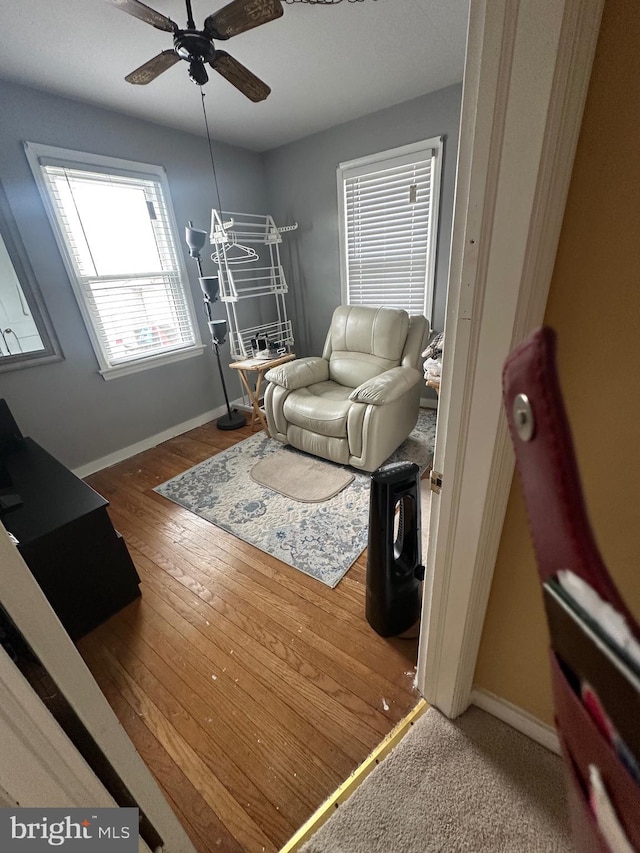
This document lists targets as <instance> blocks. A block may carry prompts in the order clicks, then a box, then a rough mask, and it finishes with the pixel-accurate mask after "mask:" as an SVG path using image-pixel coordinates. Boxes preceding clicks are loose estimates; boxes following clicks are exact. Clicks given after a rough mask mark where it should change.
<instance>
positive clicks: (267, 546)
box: [155, 409, 436, 587]
mask: <svg viewBox="0 0 640 853" xmlns="http://www.w3.org/2000/svg"><path fill="white" fill-rule="evenodd" d="M435 432H436V412H435V411H434V410H433V409H421V410H420V416H419V418H418V423H417V424H416V427H415V429H414V430H413V432H412V433H411V435H410V436H409V438H407V440H406V441H404V442H403V443H402V444H401V445H400V447H399V448H398V449H397V450H396V451H395V453H393V454H392V456H390V457H389V460H388V461H389V462H402V461H410V462H415V463H416V464H417V465H419V466H420V470H421V471H424V470H425V469H426V468H427V467H428V466H429V465H430V464H431V460H432V458H433V445H434V441H435ZM283 449H284V450H286V451H287V452H288V453H292V454H298V451H297V450H293V449H292V448H283V446H282V445H281V444H280V443H279V442H277V441H275V440H273V439H271V438H267V436H266V435H265V434H264V433H262V432H261V433H257V434H256V435H252V436H251V437H250V438H247V439H245V440H244V441H241V442H239V443H238V444H235V445H234V446H233V447H230V448H229V449H228V450H224V451H222V453H218V454H216V455H215V456H212V457H211V459H207V460H205V461H204V462H201V463H200V464H199V465H195V466H194V467H193V468H190V469H189V470H188V471H185V472H184V473H183V474H179V475H178V476H177V477H174V478H173V479H171V480H168V481H167V482H166V483H163V484H162V485H160V486H157V487H156V489H155V491H156V492H158V493H159V494H161V495H164V497H166V498H168V499H169V500H172V501H173V502H174V503H177V504H179V505H180V506H183V507H185V509H188V510H190V511H191V512H193V513H195V514H196V515H199V516H200V517H201V518H204V519H206V520H207V521H210V522H211V523H212V524H215V525H217V526H218V527H221V528H222V529H223V530H227V531H229V532H230V533H233V535H234V536H237V537H238V538H239V539H242V540H244V541H245V542H249V543H250V544H251V545H255V547H256V548H259V549H260V550H261V551H265V552H266V553H267V554H271V555H272V556H274V557H277V559H278V560H282V562H283V563H287V564H288V565H290V566H293V567H294V568H295V569H298V570H299V571H301V572H304V573H305V574H307V575H311V576H312V577H314V578H316V579H317V580H319V581H321V582H322V583H324V584H326V585H327V586H330V587H334V586H336V584H337V583H338V582H339V581H340V579H341V578H342V577H344V575H345V574H346V572H347V571H348V569H349V568H350V567H351V566H352V565H353V563H354V562H355V561H356V560H357V558H358V557H359V556H360V554H361V553H362V552H363V551H364V549H365V548H366V547H367V525H368V519H369V483H370V475H369V474H365V473H363V472H362V471H356V470H355V469H352V468H348V467H347V466H336V467H337V468H345V469H346V470H348V471H351V472H352V473H353V474H354V475H355V477H354V480H353V482H352V483H350V484H349V485H348V486H347V487H346V488H345V489H343V490H342V491H341V492H340V493H339V494H337V495H336V496H335V497H333V498H331V499H330V500H327V501H324V502H323V503H301V502H300V501H296V500H293V499H292V498H287V497H285V496H284V495H281V494H279V493H278V492H274V491H272V490H271V489H267V488H265V487H264V486H261V485H260V484H259V483H256V482H255V481H254V480H252V478H251V475H250V471H251V469H252V468H253V466H254V465H255V464H256V463H257V462H258V461H259V460H261V459H264V458H265V457H266V456H267V455H268V454H270V453H275V452H279V451H282V450H283ZM326 464H327V465H331V464H332V463H329V462H328V463H326Z"/></svg>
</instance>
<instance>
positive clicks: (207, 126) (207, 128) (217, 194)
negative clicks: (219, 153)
mask: <svg viewBox="0 0 640 853" xmlns="http://www.w3.org/2000/svg"><path fill="white" fill-rule="evenodd" d="M200 97H201V98H202V114H203V115H204V126H205V128H206V131H207V142H208V144H209V156H210V157H211V169H212V171H213V181H214V185H215V190H216V197H217V199H218V211H219V213H220V218H221V219H222V202H221V201H220V189H219V187H218V176H217V175H216V164H215V160H214V159H213V145H212V143H211V134H210V133H209V122H208V120H207V110H206V107H205V105H204V91H203V89H202V86H201V87H200Z"/></svg>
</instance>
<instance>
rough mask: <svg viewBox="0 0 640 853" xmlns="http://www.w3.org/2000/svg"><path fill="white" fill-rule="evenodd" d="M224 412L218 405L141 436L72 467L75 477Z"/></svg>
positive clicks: (113, 462)
mask: <svg viewBox="0 0 640 853" xmlns="http://www.w3.org/2000/svg"><path fill="white" fill-rule="evenodd" d="M225 412H226V408H225V406H220V407H219V408H217V409H212V410H210V411H208V412H203V413H202V414H201V415H197V416H196V417H195V418H191V419H190V420H188V421H183V422H182V423H180V424H176V425H175V426H172V427H169V429H165V430H163V431H162V432H158V433H156V434H155V435H150V436H149V437H148V438H143V439H142V441H137V442H136V443H135V444H130V445H129V446H128V447H123V448H122V449H121V450H116V451H115V452H114V453H110V454H109V455H108V456H103V457H102V458H101V459H95V460H94V461H93V462H87V464H86V465H81V466H80V467H79V468H74V469H73V473H74V474H75V475H76V477H80V479H81V480H82V479H83V478H84V477H88V476H89V475H90V474H95V473H96V471H102V470H103V469H104V468H110V467H111V466H112V465H117V463H118V462H124V460H125V459H130V458H131V457H132V456H135V455H136V454H137V453H142V452H143V451H144V450H150V449H151V448H152V447H157V446H158V445H159V444H162V442H163V441H168V440H169V439H170V438H175V436H176V435H182V433H183V432H189V430H190V429H195V428H196V427H199V426H202V425H203V424H207V423H209V421H213V420H215V419H216V418H219V417H220V416H221V415H223V414H224V413H225Z"/></svg>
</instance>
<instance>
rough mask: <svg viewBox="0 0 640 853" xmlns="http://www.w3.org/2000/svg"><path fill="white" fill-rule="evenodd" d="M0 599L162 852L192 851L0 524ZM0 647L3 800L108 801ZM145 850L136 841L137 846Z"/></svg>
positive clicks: (32, 802)
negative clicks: (57, 788)
mask: <svg viewBox="0 0 640 853" xmlns="http://www.w3.org/2000/svg"><path fill="white" fill-rule="evenodd" d="M0 602H1V603H2V606H3V607H4V609H5V610H6V611H7V613H8V614H9V616H10V617H11V619H12V620H13V622H14V624H15V625H16V626H17V627H18V628H19V629H20V631H21V632H22V634H23V635H24V637H25V639H26V640H27V642H28V643H29V645H30V646H31V648H32V649H33V651H34V652H35V654H36V655H37V656H38V658H39V659H40V661H41V662H42V664H43V665H44V667H45V668H46V669H47V670H48V672H49V674H50V675H51V677H52V679H53V680H54V681H55V683H56V685H57V686H58V689H59V690H60V692H61V693H62V694H63V695H64V697H65V698H66V700H67V701H68V702H69V704H70V705H71V707H72V708H73V710H74V711H75V712H76V714H77V715H78V717H79V718H80V720H81V721H82V723H83V724H84V726H85V727H86V729H87V731H88V732H89V734H90V735H91V736H92V737H93V739H94V740H95V742H96V743H97V745H98V746H99V747H100V749H101V750H102V752H103V754H104V755H105V756H106V757H107V759H108V760H109V762H110V763H111V766H112V767H113V769H114V770H115V771H116V773H118V775H119V776H120V778H121V779H122V781H123V782H124V784H125V786H126V787H127V789H128V790H129V791H130V793H131V794H132V795H133V797H134V799H135V800H136V802H137V803H138V805H139V806H140V808H141V809H142V810H143V811H144V813H145V814H146V816H147V818H148V819H149V821H150V823H151V824H152V825H153V826H154V827H155V829H156V830H157V832H158V833H159V835H160V837H161V838H162V839H163V840H164V845H163V847H162V850H163V853H196V852H195V848H194V847H193V845H192V844H191V841H190V840H189V838H188V837H187V834H186V833H185V831H184V829H183V827H182V825H181V823H180V822H179V821H178V819H177V818H176V816H175V815H174V813H173V811H172V810H171V808H170V807H169V805H168V803H167V801H166V799H165V797H164V795H163V793H162V791H161V790H160V788H159V787H158V785H157V783H156V781H155V779H154V778H153V776H152V775H151V772H150V771H149V769H148V768H147V766H146V764H145V763H144V762H143V761H142V759H141V757H140V756H139V755H138V753H137V752H136V749H135V747H134V746H133V744H132V742H131V741H130V740H129V737H128V736H127V734H126V732H125V730H124V729H123V728H122V726H121V725H120V722H119V721H118V718H117V717H116V715H115V714H114V713H113V711H112V710H111V707H110V706H109V703H108V702H107V700H106V699H105V697H104V696H103V694H102V692H101V690H100V688H99V687H98V685H97V683H96V682H95V680H94V678H93V676H92V675H91V673H90V672H89V670H88V668H87V666H86V665H85V663H84V661H83V660H82V658H81V657H80V654H79V652H78V650H77V649H76V647H75V646H74V644H73V642H72V641H71V639H70V638H69V635H68V634H67V632H66V631H65V630H64V628H63V627H62V625H61V624H60V621H59V620H58V617H57V616H56V614H55V613H54V612H53V609H52V607H51V605H50V604H49V602H48V601H47V599H46V598H45V595H44V593H43V592H42V590H41V589H40V587H39V586H38V584H37V583H36V581H35V579H34V577H33V575H32V574H31V572H30V571H29V569H28V568H27V565H26V563H25V562H24V560H23V559H22V556H21V555H20V553H19V552H18V549H17V548H16V546H15V545H14V544H13V542H12V541H11V540H10V538H9V535H8V534H7V532H6V530H5V529H4V527H3V526H2V524H0ZM0 652H2V654H0V689H2V696H3V699H2V703H1V704H2V711H0V746H3V751H2V754H3V756H5V753H4V747H6V748H7V749H10V754H12V755H14V756H15V757H16V760H15V761H4V760H3V761H2V762H1V763H2V768H1V772H0V792H2V791H3V792H4V794H3V799H4V800H5V801H6V800H7V799H8V800H9V801H11V802H19V803H20V805H22V806H27V805H33V806H42V805H56V804H57V803H58V802H59V801H60V800H62V803H61V805H67V806H71V805H96V806H97V805H105V806H108V805H113V800H112V799H111V797H109V795H108V794H107V792H106V790H105V789H104V788H103V786H102V784H101V783H100V782H99V781H98V779H97V778H96V777H95V775H94V774H93V771H92V770H91V769H90V768H89V766H88V765H87V764H86V763H85V761H84V759H83V758H82V757H81V756H80V754H79V753H78V752H77V750H76V749H75V747H74V746H73V745H72V744H71V742H70V741H69V740H68V738H67V737H66V735H65V734H64V732H63V731H62V729H60V728H59V726H58V724H57V723H56V722H55V721H54V719H53V717H51V715H50V714H49V712H48V711H47V710H46V709H45V706H44V705H43V704H42V702H41V701H40V699H39V698H38V696H37V695H36V694H35V692H34V691H33V690H32V689H31V687H30V685H29V684H28V683H27V682H26V681H25V680H24V678H23V677H22V675H21V674H20V673H19V672H18V670H17V669H16V667H15V664H13V662H12V661H11V660H10V659H9V658H8V656H7V655H6V654H5V652H4V651H3V650H2V649H0ZM7 709H8V710H7ZM9 711H10V713H9ZM31 739H32V740H31ZM19 756H22V760H19V759H18V757H19ZM37 771H39V772H40V773H41V774H42V776H41V778H38V775H37ZM34 773H36V775H35V776H34V775H33V774H34ZM61 777H64V783H62V781H61ZM56 784H60V786H61V789H60V791H59V793H58V795H57V796H56V797H55V799H53V800H51V801H50V800H48V799H43V797H45V796H47V794H46V792H47V791H49V789H50V786H51V785H54V786H55V785H56ZM98 798H99V799H98ZM148 849H149V848H148V847H147V846H146V845H145V844H144V842H142V841H141V842H140V850H141V851H142V850H145V851H146V850H148Z"/></svg>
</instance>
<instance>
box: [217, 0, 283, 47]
mask: <svg viewBox="0 0 640 853" xmlns="http://www.w3.org/2000/svg"><path fill="white" fill-rule="evenodd" d="M282 14H283V9H282V3H281V0H233V2H232V3H229V4H228V5H226V6H223V7H222V9H219V10H218V11H217V12H214V13H213V15H209V17H208V18H206V19H205V22H204V28H205V31H206V32H207V34H208V35H209V36H211V38H213V39H222V40H225V39H229V38H231V36H237V35H238V34H239V33H244V32H246V31H247V30H252V29H253V28H254V27H259V26H260V25H261V24H266V23H268V22H269V21H275V19H276V18H280V17H282Z"/></svg>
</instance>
